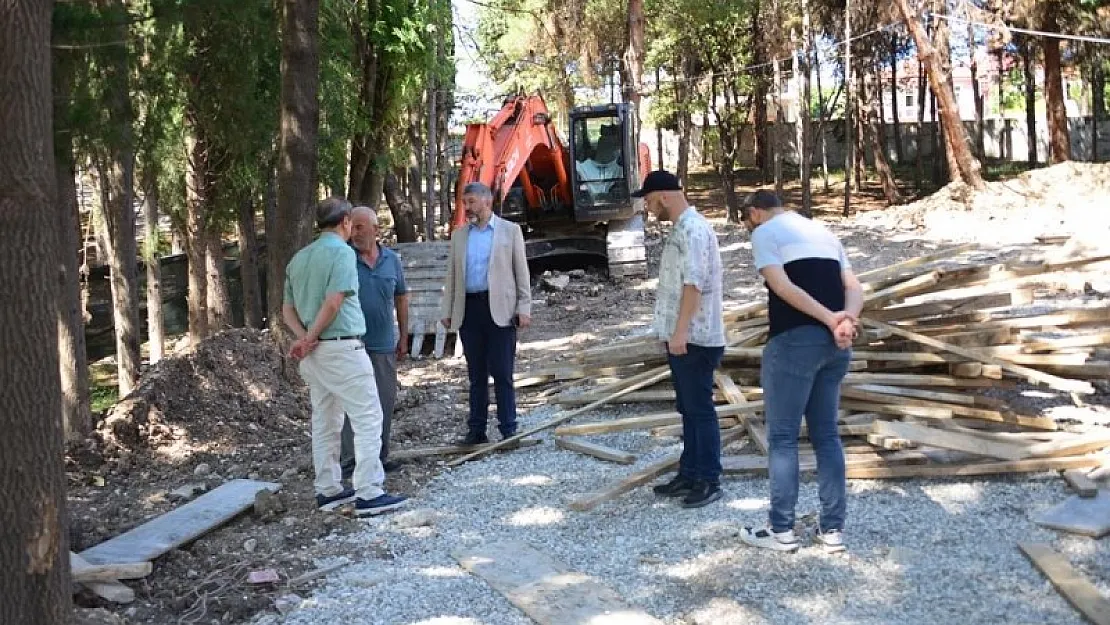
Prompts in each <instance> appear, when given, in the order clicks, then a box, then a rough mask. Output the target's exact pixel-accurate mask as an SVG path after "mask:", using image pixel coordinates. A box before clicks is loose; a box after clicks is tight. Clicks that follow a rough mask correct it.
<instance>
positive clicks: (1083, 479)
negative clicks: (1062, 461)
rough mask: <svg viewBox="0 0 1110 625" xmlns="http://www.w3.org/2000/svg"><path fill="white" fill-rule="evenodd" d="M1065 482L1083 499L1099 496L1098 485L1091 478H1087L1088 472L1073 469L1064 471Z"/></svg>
mask: <svg viewBox="0 0 1110 625" xmlns="http://www.w3.org/2000/svg"><path fill="white" fill-rule="evenodd" d="M1062 476H1063V478H1064V481H1065V482H1067V483H1068V486H1070V487H1071V489H1072V490H1074V491H1075V494H1077V495H1079V496H1080V497H1082V498H1083V499H1091V498H1092V497H1094V496H1095V495H1098V484H1095V483H1094V481H1092V480H1091V478H1089V477H1087V472H1086V471H1079V470H1076V469H1073V470H1071V471H1064V472H1063V474H1062Z"/></svg>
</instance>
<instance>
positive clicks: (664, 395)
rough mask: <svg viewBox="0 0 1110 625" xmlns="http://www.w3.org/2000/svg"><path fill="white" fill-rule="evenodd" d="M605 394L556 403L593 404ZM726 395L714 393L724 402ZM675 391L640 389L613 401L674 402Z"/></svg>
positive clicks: (624, 402)
mask: <svg viewBox="0 0 1110 625" xmlns="http://www.w3.org/2000/svg"><path fill="white" fill-rule="evenodd" d="M603 397H605V395H603V394H601V393H598V392H596V391H591V392H589V393H582V394H578V395H567V396H565V397H557V398H556V399H555V403H556V404H559V405H561V406H582V405H585V404H591V403H593V402H595V401H597V400H599V399H601V398H603ZM724 400H725V397H724V395H723V394H721V393H719V392H718V393H713V401H715V402H718V403H719V402H723V401H724ZM674 401H675V392H674V390H672V389H658V390H649V391H640V392H637V393H630V394H627V395H622V396H621V397H620V401H613V402H612V403H614V404H659V403H674Z"/></svg>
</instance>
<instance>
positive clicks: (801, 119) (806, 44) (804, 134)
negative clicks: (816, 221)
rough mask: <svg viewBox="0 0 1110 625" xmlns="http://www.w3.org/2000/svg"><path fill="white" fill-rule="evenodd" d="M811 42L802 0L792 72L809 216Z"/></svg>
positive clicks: (806, 5)
mask: <svg viewBox="0 0 1110 625" xmlns="http://www.w3.org/2000/svg"><path fill="white" fill-rule="evenodd" d="M811 40H812V37H811V32H810V13H809V0H802V41H801V46H802V49H801V54H800V55H799V56H798V60H797V61H796V62H795V65H794V71H795V72H800V73H801V81H800V82H801V85H802V89H801V92H800V95H801V98H802V103H801V105H800V106H799V107H798V112H799V113H800V115H799V116H798V120H797V124H798V125H799V127H800V129H799V131H798V159H799V161H800V162H799V163H798V166H799V169H800V170H801V174H800V177H801V180H802V213H803V214H805V215H810V214H811V213H812V210H813V189H812V186H811V183H810V177H811V176H812V175H813V163H812V160H813V159H812V155H813V151H812V150H811V149H810V145H811V144H812V142H813V139H812V134H813V132H812V131H813V127H812V120H811V119H810V111H809V102H810V98H811V97H812V95H813V94H812V93H811V92H810V75H811V73H812V72H811V67H810V60H811V59H812V58H813V50H812V48H811V46H810V41H811Z"/></svg>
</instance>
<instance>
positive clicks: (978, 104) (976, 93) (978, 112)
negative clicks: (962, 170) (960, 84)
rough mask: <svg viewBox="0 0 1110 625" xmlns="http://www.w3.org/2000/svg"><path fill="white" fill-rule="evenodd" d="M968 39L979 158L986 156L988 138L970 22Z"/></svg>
mask: <svg viewBox="0 0 1110 625" xmlns="http://www.w3.org/2000/svg"><path fill="white" fill-rule="evenodd" d="M967 41H968V44H967V45H968V50H969V51H970V53H971V93H972V97H974V98H975V156H976V157H977V158H980V159H982V158H985V157H986V148H985V144H986V140H985V138H984V136H983V133H984V129H983V94H982V93H981V92H980V90H979V60H978V57H977V55H976V54H975V52H976V50H977V46H976V45H975V26H974V25H973V24H972V23H970V22H968V24H967Z"/></svg>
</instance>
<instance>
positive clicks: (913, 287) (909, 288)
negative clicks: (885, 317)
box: [863, 271, 941, 308]
mask: <svg viewBox="0 0 1110 625" xmlns="http://www.w3.org/2000/svg"><path fill="white" fill-rule="evenodd" d="M940 276H941V274H940V272H939V271H929V272H927V273H923V274H921V275H919V276H916V277H914V278H910V279H909V280H906V281H905V282H899V283H898V284H895V285H894V286H890V287H887V288H885V289H882V290H881V291H876V292H874V293H871V294H869V295H867V296H865V297H864V298H863V305H864V308H868V307H870V308H880V307H882V306H885V305H887V304H889V303H891V302H893V301H895V300H902V299H905V298H907V297H909V296H911V295H917V294H919V293H924V292H926V291H928V290H930V289H932V288H933V287H934V286H936V284H937V282H940Z"/></svg>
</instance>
